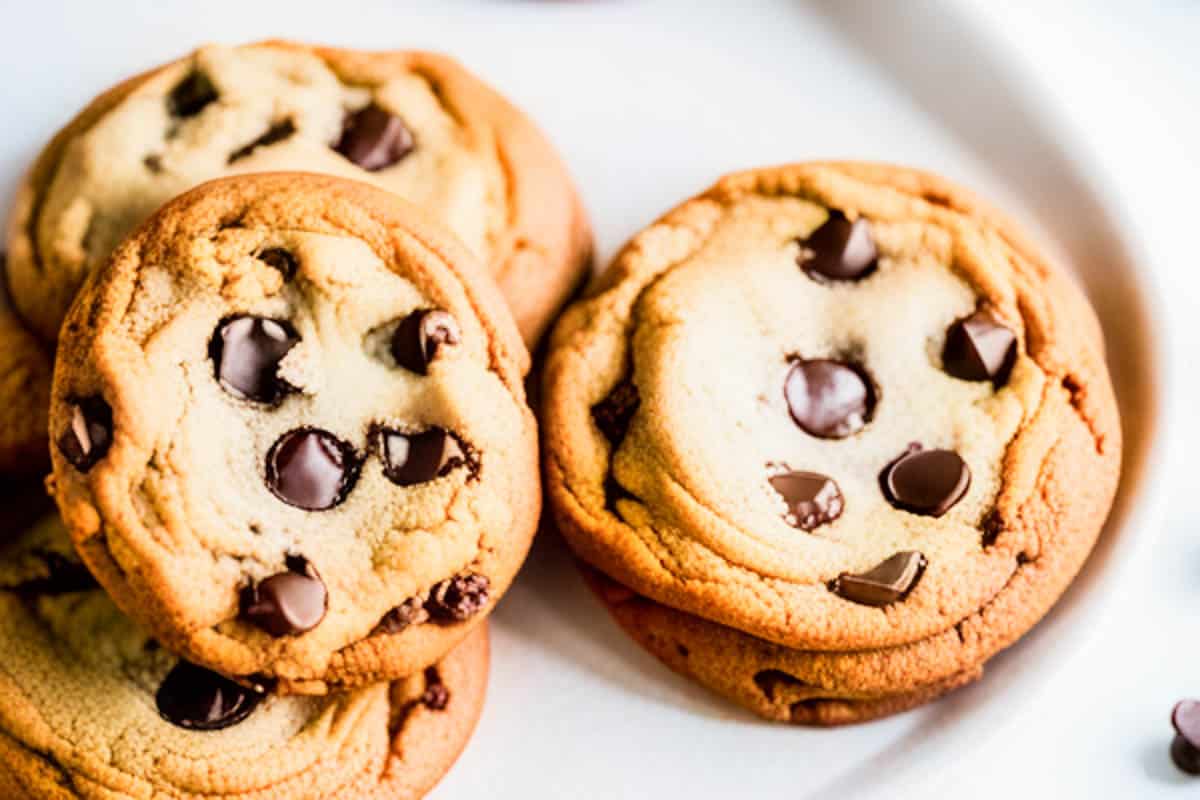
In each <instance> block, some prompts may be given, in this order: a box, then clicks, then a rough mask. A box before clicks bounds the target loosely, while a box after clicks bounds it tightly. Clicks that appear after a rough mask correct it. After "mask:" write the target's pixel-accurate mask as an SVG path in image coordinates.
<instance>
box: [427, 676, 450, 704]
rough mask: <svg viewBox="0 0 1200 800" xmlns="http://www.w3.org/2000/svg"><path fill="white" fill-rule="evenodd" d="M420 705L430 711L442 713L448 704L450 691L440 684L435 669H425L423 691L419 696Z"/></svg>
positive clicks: (440, 679) (440, 677)
mask: <svg viewBox="0 0 1200 800" xmlns="http://www.w3.org/2000/svg"><path fill="white" fill-rule="evenodd" d="M421 703H422V705H424V706H425V707H426V708H428V709H429V710H430V711H442V710H444V709H445V708H446V706H448V705H449V704H450V690H449V689H447V688H446V684H444V683H442V676H441V675H439V674H438V671H437V667H426V669H425V691H424V692H423V693H422V694H421Z"/></svg>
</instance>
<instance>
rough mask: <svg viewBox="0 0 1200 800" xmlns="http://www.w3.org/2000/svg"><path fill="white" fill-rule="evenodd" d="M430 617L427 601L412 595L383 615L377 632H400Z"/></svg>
mask: <svg viewBox="0 0 1200 800" xmlns="http://www.w3.org/2000/svg"><path fill="white" fill-rule="evenodd" d="M427 619H429V612H428V611H426V610H425V603H424V602H423V601H422V600H421V598H419V597H410V598H408V599H407V600H405V601H404V602H403V603H401V604H400V605H398V606H396V607H395V608H393V609H392V610H391V611H389V612H388V613H386V614H384V615H383V619H381V620H379V625H377V626H376V627H375V632H376V633H400V632H402V631H405V630H407V629H408V628H410V627H412V626H413V625H419V624H420V623H422V622H424V621H425V620H427Z"/></svg>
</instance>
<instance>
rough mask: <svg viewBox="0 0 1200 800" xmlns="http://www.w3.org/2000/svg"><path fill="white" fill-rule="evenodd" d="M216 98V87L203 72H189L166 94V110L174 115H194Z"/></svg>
mask: <svg viewBox="0 0 1200 800" xmlns="http://www.w3.org/2000/svg"><path fill="white" fill-rule="evenodd" d="M216 99H217V87H215V86H213V84H212V81H211V80H209V79H208V76H207V75H205V74H204V73H203V72H198V71H194V72H190V73H188V76H187V77H186V78H184V79H183V80H181V81H180V82H179V83H177V84H176V85H175V88H174V89H172V90H171V93H170V94H169V95H167V110H168V111H170V112H171V116H174V117H194V116H196V115H197V114H199V113H200V112H201V111H203V110H204V108H205V106H207V105H208V104H209V103H211V102H213V101H214V100H216Z"/></svg>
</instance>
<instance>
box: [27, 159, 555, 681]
mask: <svg viewBox="0 0 1200 800" xmlns="http://www.w3.org/2000/svg"><path fill="white" fill-rule="evenodd" d="M527 364H528V354H527V351H526V349H525V347H524V345H523V344H522V342H521V339H520V336H519V335H518V332H517V330H516V326H515V325H514V324H513V322H512V317H511V316H510V314H509V312H508V310H507V308H506V307H505V305H504V302H503V299H502V298H501V297H500V295H499V293H498V292H497V291H496V289H495V285H494V283H493V282H492V281H491V280H490V279H489V278H488V276H487V274H486V273H485V272H484V271H483V269H482V267H480V266H479V265H478V264H477V263H476V261H475V260H474V259H473V258H472V257H471V256H470V255H469V254H468V253H467V252H465V251H463V250H462V249H461V248H460V246H459V245H457V244H456V243H455V242H454V241H452V240H450V239H449V238H446V237H445V236H443V235H442V234H441V233H439V231H438V230H437V229H434V228H432V227H429V226H428V225H427V224H426V223H425V222H424V221H423V218H422V217H421V216H420V215H419V214H418V213H417V211H416V210H415V209H414V208H412V207H410V206H408V205H407V204H405V203H404V202H403V201H401V200H399V199H398V198H396V196H395V195H392V194H390V193H387V192H384V191H382V190H379V189H376V188H373V187H371V186H368V185H366V184H360V183H354V182H350V181H344V180H341V179H337V178H331V177H325V176H316V175H303V174H286V173H285V174H264V175H253V176H242V177H236V178H227V179H223V180H220V181H214V182H212V183H208V184H205V185H203V186H201V187H199V188H197V189H195V190H193V191H192V192H189V193H187V194H185V195H183V196H181V197H179V198H177V199H176V200H174V201H172V202H171V203H168V204H167V205H166V206H164V207H163V208H162V209H161V210H160V211H159V212H158V213H157V214H155V216H154V217H152V218H151V220H150V221H148V222H147V223H146V224H145V225H144V226H143V227H141V228H140V229H139V231H138V232H137V233H135V234H134V235H133V236H132V237H130V238H129V239H128V240H127V241H126V242H125V243H124V244H123V245H122V246H121V247H120V248H119V249H118V250H117V251H116V252H115V253H114V256H113V259H112V261H111V262H110V264H109V266H108V267H107V268H106V269H104V270H101V271H99V272H96V273H94V274H93V278H92V280H90V281H89V282H88V283H87V284H86V285H85V286H84V288H83V289H82V290H81V292H80V294H79V298H78V300H77V302H76V303H75V305H74V306H72V309H71V313H70V315H69V316H68V318H67V320H66V322H65V324H64V326H63V331H62V336H61V339H60V346H59V352H58V361H57V367H56V371H55V377H54V389H53V393H52V398H51V412H50V430H51V436H52V438H53V440H54V446H53V448H52V456H53V462H54V473H53V476H52V484H53V492H54V494H55V497H56V500H57V502H58V505H59V508H60V510H61V511H62V513H63V517H64V520H65V521H66V523H67V527H68V529H69V530H70V532H71V535H72V537H73V539H74V541H75V544H76V547H77V548H78V549H79V551H80V553H81V555H82V557H83V559H84V561H85V562H86V563H87V565H88V567H89V568H90V569H91V570H92V571H93V572H94V573H95V575H96V576H97V578H98V579H99V581H100V583H101V584H103V586H104V587H105V588H106V589H107V590H108V591H109V593H110V594H111V595H112V596H113V598H114V600H115V601H116V603H117V605H118V606H120V607H121V608H122V610H124V611H125V613H127V614H129V615H130V616H132V617H134V618H135V619H136V620H137V621H139V622H140V623H142V624H143V625H145V626H146V627H147V628H149V629H150V631H151V632H152V633H153V634H154V635H155V637H156V638H158V639H160V640H161V641H162V642H163V643H164V644H165V645H166V646H168V647H169V648H171V649H172V650H174V651H176V652H179V653H180V654H182V655H183V656H185V657H186V658H188V660H190V661H193V662H195V663H197V664H201V665H203V666H205V667H208V668H210V669H213V670H215V671H218V672H221V673H222V674H225V675H230V676H234V677H236V678H237V679H239V680H241V681H244V682H248V683H251V684H256V683H260V682H261V683H267V682H270V681H274V682H277V683H278V685H279V688H280V690H281V691H283V692H285V693H290V692H303V693H309V692H315V693H319V692H322V691H325V690H327V689H328V688H330V687H333V686H353V685H362V684H365V683H371V682H375V681H379V680H384V679H389V678H396V677H402V676H405V675H409V674H412V673H413V672H415V671H417V670H419V669H421V668H423V667H425V666H427V665H429V664H431V663H433V661H435V660H436V659H437V658H439V657H440V656H442V655H443V654H444V653H446V652H447V651H448V650H449V649H450V648H451V647H452V646H453V645H454V644H455V643H456V642H458V641H459V640H461V639H462V638H463V637H464V636H465V635H466V634H467V633H468V632H469V630H470V629H471V628H472V627H474V626H475V625H477V624H478V623H479V622H480V621H481V620H482V619H483V617H484V616H485V614H486V612H487V611H488V610H490V608H491V606H492V604H493V603H494V602H495V601H496V600H497V599H498V598H499V597H500V596H501V595H502V594H503V593H504V591H505V590H506V589H507V587H508V585H509V583H510V582H511V580H512V578H513V576H514V575H515V573H516V571H517V569H518V568H519V566H520V564H521V562H522V560H523V559H524V556H525V553H526V551H527V549H528V546H529V543H530V541H531V539H532V536H533V533H534V530H535V527H536V524H537V519H538V515H539V510H540V500H541V497H540V486H539V480H538V466H537V442H536V432H535V425H534V421H533V415H532V413H531V411H530V410H529V407H528V405H527V404H526V401H525V396H524V392H523V388H522V376H523V375H524V373H525V371H526V368H527Z"/></svg>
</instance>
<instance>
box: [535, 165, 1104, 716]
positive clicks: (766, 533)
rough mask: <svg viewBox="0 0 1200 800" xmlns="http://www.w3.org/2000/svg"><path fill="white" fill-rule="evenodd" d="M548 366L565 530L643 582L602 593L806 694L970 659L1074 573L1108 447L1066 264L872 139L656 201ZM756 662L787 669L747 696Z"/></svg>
mask: <svg viewBox="0 0 1200 800" xmlns="http://www.w3.org/2000/svg"><path fill="white" fill-rule="evenodd" d="M544 389H545V418H544V425H543V432H544V446H543V447H544V468H545V477H546V482H547V489H548V495H549V497H550V499H551V501H552V505H553V508H554V512H555V516H556V517H557V521H558V523H559V526H560V528H561V529H562V531H563V533H564V535H565V536H566V538H567V540H568V542H569V543H570V544H571V546H572V547H573V548H574V549H575V550H576V552H577V553H578V554H579V555H580V557H581V558H583V559H584V560H585V561H587V562H589V563H590V564H592V565H593V566H595V567H596V568H598V569H599V570H600V571H602V572H603V573H605V574H606V575H608V576H609V577H610V578H611V579H612V580H613V581H615V582H616V584H617V585H619V586H620V587H628V588H627V589H625V588H623V589H622V591H623V592H627V593H628V596H629V597H630V598H634V597H636V598H638V600H637V603H638V608H639V609H643V610H644V609H646V608H653V607H655V606H661V607H662V612H661V614H660V616H661V617H663V618H662V619H660V618H658V617H654V615H652V614H650V613H649V612H645V613H643V612H642V611H639V612H638V613H637V614H633V613H626V614H623V613H620V612H618V613H617V615H618V617H619V618H622V621H623V622H625V623H628V624H629V625H630V626H631V627H637V626H642V627H643V628H645V629H646V633H645V635H644V636H642V637H639V638H641V640H642V641H643V642H644V643H646V642H647V641H648V639H649V638H650V631H649V629H650V628H651V627H654V628H656V630H655V631H654V635H655V636H657V637H659V638H660V639H662V640H663V641H671V645H670V646H671V648H672V650H673V652H675V653H676V656H678V653H679V652H680V651H679V650H676V649H675V646H676V645H679V646H680V647H682V648H684V649H688V650H689V652H690V648H692V647H696V648H698V649H699V650H700V651H701V653H702V654H701V657H700V661H702V662H707V664H708V666H707V667H704V668H703V669H701V668H699V667H695V668H692V669H691V670H690V671H691V673H692V674H696V675H697V677H699V678H700V679H701V680H702V681H704V682H706V683H708V684H709V685H711V686H714V687H715V688H718V689H722V690H723V691H725V693H726V694H728V695H731V696H738V697H739V698H740V699H741V701H742V702H743V703H744V704H745V705H749V706H751V707H754V708H756V710H759V711H760V712H762V713H767V714H768V715H769V716H776V717H779V716H787V717H788V718H797V719H798V721H817V722H833V721H848V720H849V719H850V718H854V717H856V716H857V717H862V718H865V717H868V716H874V715H876V714H878V713H887V712H888V711H890V710H895V709H896V708H898V707H902V706H904V705H906V704H910V703H909V702H908V701H914V702H915V701H919V700H923V699H926V698H927V697H928V696H932V694H936V691H937V690H940V689H942V688H946V687H949V686H952V685H956V684H957V683H961V682H962V681H964V680H967V679H969V678H970V677H972V676H973V675H975V674H978V672H979V670H980V667H981V666H982V664H983V662H984V661H986V659H987V658H988V657H990V656H991V655H993V654H994V653H995V652H996V651H997V650H999V649H1000V648H1002V647H1005V646H1007V645H1008V644H1010V643H1011V642H1013V641H1015V640H1016V638H1017V637H1019V636H1020V635H1021V634H1022V633H1024V632H1025V631H1026V630H1028V628H1029V627H1030V626H1032V625H1033V624H1034V623H1036V622H1037V620H1038V619H1040V618H1041V616H1042V615H1044V614H1045V612H1046V611H1047V610H1048V609H1049V607H1050V606H1051V605H1052V604H1053V602H1054V601H1055V600H1056V599H1057V597H1058V596H1059V595H1060V594H1061V592H1062V591H1063V590H1064V589H1065V588H1066V586H1067V585H1068V583H1069V582H1070V580H1071V579H1072V578H1073V576H1074V575H1075V574H1076V572H1077V571H1078V569H1079V568H1080V566H1081V565H1082V562H1083V560H1084V559H1085V558H1086V556H1087V553H1088V552H1089V550H1090V549H1091V546H1092V544H1093V542H1094V541H1095V538H1096V536H1097V535H1098V533H1099V531H1100V528H1101V526H1102V524H1103V522H1104V519H1105V517H1106V515H1107V513H1108V509H1109V507H1110V505H1111V502H1112V497H1113V494H1114V492H1115V488H1116V484H1117V479H1118V475H1119V468H1120V453H1121V442H1120V429H1119V425H1118V418H1117V410H1116V404H1115V401H1114V398H1113V393H1112V388H1111V385H1110V381H1109V377H1108V374H1107V370H1106V367H1105V364H1104V349H1103V342H1102V338H1101V334H1100V330H1099V325H1098V324H1097V322H1096V319H1095V316H1094V314H1093V312H1092V310H1091V308H1090V307H1089V305H1088V304H1087V302H1086V300H1085V299H1084V298H1083V296H1082V294H1081V293H1080V292H1079V290H1078V289H1077V288H1076V287H1075V285H1074V284H1073V283H1072V282H1071V281H1070V280H1069V279H1067V278H1066V277H1065V276H1064V274H1063V273H1061V272H1060V271H1058V270H1057V269H1056V268H1054V267H1053V266H1051V265H1050V264H1048V263H1047V262H1046V261H1045V260H1044V259H1043V258H1042V257H1040V256H1039V255H1038V253H1037V251H1036V250H1035V249H1034V248H1033V247H1032V246H1031V245H1030V244H1029V243H1028V242H1027V241H1026V240H1025V239H1024V238H1023V237H1022V236H1021V235H1020V234H1019V233H1018V232H1017V231H1016V229H1015V228H1014V226H1013V225H1012V224H1011V223H1009V222H1008V221H1007V220H1005V219H1003V218H1002V217H1001V216H999V215H998V214H997V213H996V212H994V211H992V210H990V209H989V208H988V207H986V206H985V205H983V204H982V203H980V202H979V201H978V200H976V199H975V198H974V197H972V196H971V195H969V194H968V193H966V192H965V191H964V190H962V189H960V188H958V187H956V186H953V185H951V184H949V183H948V182H946V181H944V180H942V179H940V178H937V177H934V176H931V175H928V174H925V173H920V172H916V171H913V170H908V169H903V168H898V167H890V166H885V165H874V164H855V163H818V164H802V165H794V166H788V167H780V168H775V169H764V170H757V171H753V172H747V173H742V174H737V175H733V176H730V177H727V178H725V179H723V180H722V181H720V182H719V183H718V184H717V185H716V186H715V187H714V188H712V189H711V190H709V191H708V192H706V193H705V194H703V195H701V196H699V197H697V198H695V199H693V200H691V201H689V202H687V203H685V204H684V205H682V206H680V207H679V208H677V209H676V210H674V211H672V212H671V213H669V214H668V215H666V216H665V217H663V218H662V219H661V220H659V222H657V223H656V224H655V225H653V226H651V227H650V228H649V229H647V230H646V231H644V232H642V233H641V234H639V235H638V236H637V237H635V238H634V240H633V241H632V242H631V243H630V244H629V245H628V246H627V247H626V248H625V249H624V251H623V252H622V253H621V254H620V255H619V256H618V258H617V259H616V262H615V264H614V265H613V267H612V268H611V269H610V270H609V271H608V272H607V273H606V274H605V275H603V276H602V277H601V278H600V280H599V282H598V283H597V285H596V286H595V287H593V289H592V290H591V292H590V293H589V296H588V297H587V298H586V299H584V300H583V301H581V302H579V303H577V304H576V305H575V306H573V307H572V308H571V309H569V310H568V312H567V313H566V314H565V315H564V317H563V319H562V320H561V322H560V323H559V326H558V327H557V329H556V331H555V334H554V337H553V339H552V343H551V351H550V354H549V358H548V362H547V366H546V376H545V387H544ZM631 602H632V601H631ZM609 605H610V606H614V607H616V606H619V605H623V604H618V603H614V602H610V603H609ZM655 613H656V614H657V613H658V612H657V611H656V612H655ZM692 619H695V620H696V622H695V623H693V622H692V621H691V620H692ZM689 626H691V627H694V628H696V629H697V630H699V629H703V630H704V633H703V634H697V637H698V638H697V639H696V640H694V641H691V642H690V643H688V642H685V641H683V640H682V638H679V637H676V638H674V639H673V638H672V635H673V634H674V633H675V632H676V631H680V630H683V629H684V628H685V627H689ZM718 632H719V633H718ZM739 637H741V638H740V639H739ZM718 641H721V642H723V643H724V644H723V645H722V646H723V647H724V648H725V651H726V654H727V655H726V656H725V657H724V658H722V655H721V647H718V646H715V643H716V642H718ZM738 642H741V643H738ZM705 643H707V644H705ZM760 644H761V647H762V652H759V653H758V654H757V655H755V657H754V658H745V659H741V660H740V661H738V660H737V659H735V658H734V656H733V655H729V654H732V653H734V652H739V648H741V651H742V652H749V651H751V650H753V649H754V648H756V647H758V646H759V645H760ZM708 645H714V646H712V647H709V646H708ZM772 648H773V649H772ZM651 649H656V648H654V647H652V648H651ZM851 651H853V652H851ZM756 652H757V651H756ZM764 653H766V654H765V655H764ZM660 655H662V652H661V651H660ZM676 661H677V662H678V663H677V664H676V665H677V666H678V667H679V668H681V669H686V668H684V667H682V666H680V665H681V664H682V662H680V661H679V659H678V658H676ZM735 662H736V663H735ZM814 665H819V666H814ZM772 671H773V672H772ZM700 672H704V673H705V675H707V677H706V676H705V675H700V674H698V673H700ZM763 672H765V673H767V674H775V673H780V674H787V675H791V676H792V677H793V678H795V681H796V683H797V685H800V686H802V687H803V688H804V690H805V692H806V693H805V692H802V693H801V694H800V695H799V696H797V698H798V699H794V701H793V702H789V703H787V704H786V705H781V704H779V703H776V702H774V701H771V700H770V699H769V697H767V699H766V700H764V697H765V696H766V695H764V693H763V692H762V691H757V690H756V689H755V683H754V680H753V679H754V676H755V675H757V674H758V673H763ZM717 673H722V674H721V676H720V677H718V676H717ZM735 685H736V686H737V687H738V689H737V691H734V689H733V687H734V686H735ZM755 691H757V699H756V700H755V701H754V702H751V701H750V700H748V699H745V698H748V697H750V696H751V695H752V694H753V693H754V692H755ZM739 693H740V694H739ZM767 695H771V692H767ZM794 695H796V693H795V692H791V693H785V694H780V695H779V696H781V697H783V696H788V697H792V696H794ZM812 698H831V699H838V698H842V699H845V698H851V699H855V698H857V699H859V700H869V699H874V700H880V701H883V700H886V701H887V703H886V704H885V705H879V704H877V705H876V706H875V707H874V708H861V709H859V710H858V711H851V710H847V709H846V708H843V707H839V708H840V710H837V711H820V710H819V708H821V706H820V704H819V703H809V704H808V705H809V706H812V708H807V707H806V706H803V705H802V706H799V708H800V710H796V708H794V706H795V703H798V702H801V701H802V700H807V699H812ZM898 698H904V701H903V702H900V701H898ZM814 709H816V710H814Z"/></svg>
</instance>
